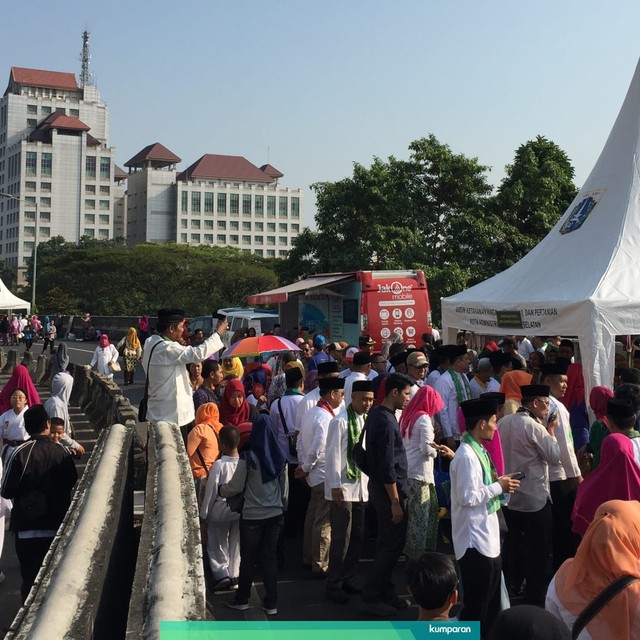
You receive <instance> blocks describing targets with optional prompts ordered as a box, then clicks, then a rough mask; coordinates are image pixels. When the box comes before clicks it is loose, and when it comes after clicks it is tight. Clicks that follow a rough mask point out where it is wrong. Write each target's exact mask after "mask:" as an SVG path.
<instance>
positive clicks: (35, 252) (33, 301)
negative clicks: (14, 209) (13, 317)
mask: <svg viewBox="0 0 640 640" xmlns="http://www.w3.org/2000/svg"><path fill="white" fill-rule="evenodd" d="M0 197H2V198H8V199H9V200H15V201H16V202H22V203H23V204H33V208H34V215H35V220H34V227H33V230H34V235H35V237H34V240H33V253H32V254H31V257H32V260H33V274H32V279H31V312H32V313H33V311H34V310H35V307H36V274H37V263H38V202H37V200H36V201H35V202H33V203H31V202H27V201H26V200H22V199H21V198H17V197H16V196H14V195H12V194H10V193H2V192H0Z"/></svg>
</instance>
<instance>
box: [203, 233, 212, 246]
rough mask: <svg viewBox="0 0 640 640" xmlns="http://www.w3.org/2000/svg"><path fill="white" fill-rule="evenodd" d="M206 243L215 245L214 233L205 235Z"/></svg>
mask: <svg viewBox="0 0 640 640" xmlns="http://www.w3.org/2000/svg"><path fill="white" fill-rule="evenodd" d="M204 241H205V242H208V243H209V244H212V243H213V233H205V234H204Z"/></svg>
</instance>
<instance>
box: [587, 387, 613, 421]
mask: <svg viewBox="0 0 640 640" xmlns="http://www.w3.org/2000/svg"><path fill="white" fill-rule="evenodd" d="M609 398H613V391H611V389H609V387H593V389H591V393H590V394H589V406H590V407H591V409H592V410H593V413H594V414H595V416H596V420H602V418H604V417H605V416H606V415H607V400H609Z"/></svg>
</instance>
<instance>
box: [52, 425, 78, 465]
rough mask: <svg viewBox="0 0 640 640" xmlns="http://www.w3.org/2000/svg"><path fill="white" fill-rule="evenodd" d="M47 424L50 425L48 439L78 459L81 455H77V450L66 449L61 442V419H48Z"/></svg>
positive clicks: (62, 435)
mask: <svg viewBox="0 0 640 640" xmlns="http://www.w3.org/2000/svg"><path fill="white" fill-rule="evenodd" d="M49 422H50V423H51V431H50V432H49V437H50V438H51V439H52V440H53V441H54V442H57V443H58V444H59V445H60V446H61V447H64V449H65V451H67V453H69V454H70V455H72V456H74V457H77V458H79V457H80V456H81V455H82V454H80V453H79V451H78V450H77V449H71V448H70V447H67V446H66V445H65V444H64V443H63V442H62V438H63V437H64V419H62V418H50V419H49Z"/></svg>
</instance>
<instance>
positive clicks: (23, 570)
mask: <svg viewBox="0 0 640 640" xmlns="http://www.w3.org/2000/svg"><path fill="white" fill-rule="evenodd" d="M52 541H53V538H18V534H17V533H16V555H17V556H18V562H19V563H20V575H21V577H22V586H21V587H20V595H21V596H22V602H24V601H25V600H26V599H27V596H28V595H29V591H31V587H32V586H33V583H34V582H35V581H36V576H37V575H38V571H40V567H41V566H42V561H43V560H44V557H45V556H46V555H47V551H49V547H50V546H51V542H52Z"/></svg>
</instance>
